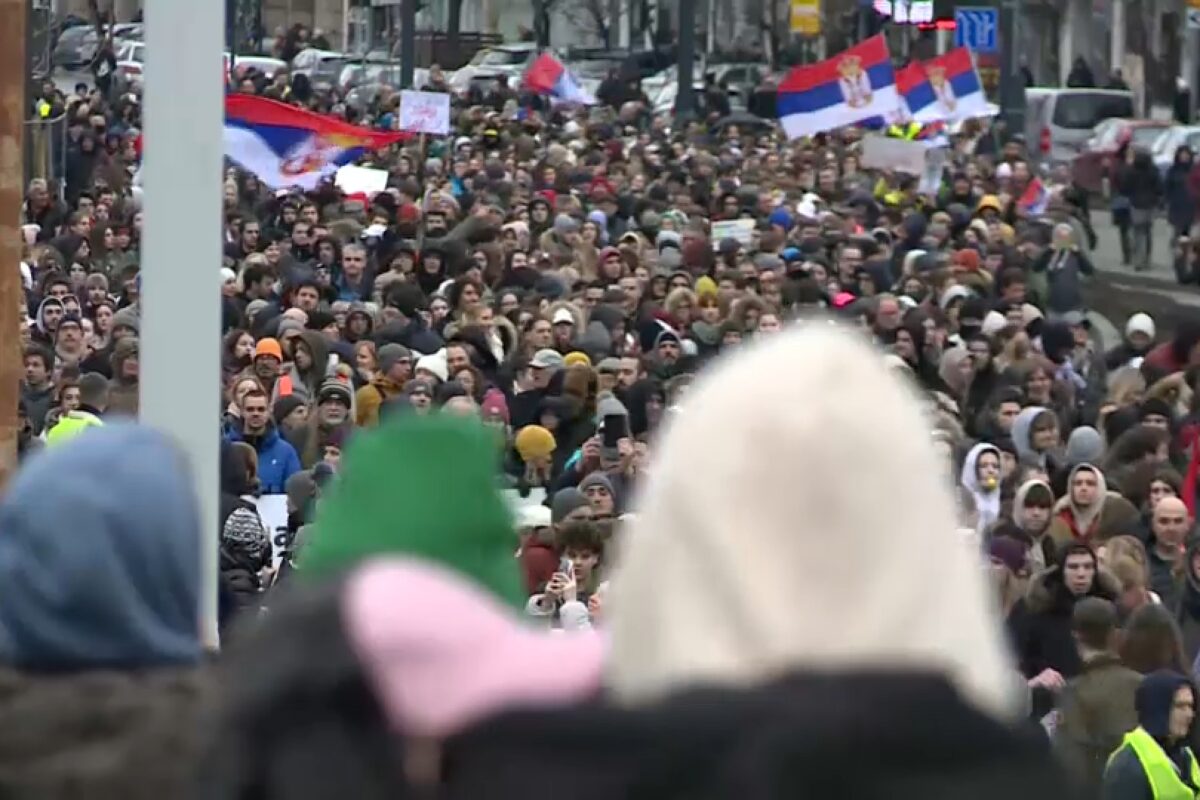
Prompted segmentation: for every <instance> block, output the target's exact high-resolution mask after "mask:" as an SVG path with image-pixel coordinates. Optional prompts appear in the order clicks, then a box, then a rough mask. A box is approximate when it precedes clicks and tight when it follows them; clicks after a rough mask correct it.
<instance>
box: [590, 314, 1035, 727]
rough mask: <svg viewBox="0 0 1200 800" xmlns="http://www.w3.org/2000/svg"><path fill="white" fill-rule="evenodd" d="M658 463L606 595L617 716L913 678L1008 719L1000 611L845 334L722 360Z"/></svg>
mask: <svg viewBox="0 0 1200 800" xmlns="http://www.w3.org/2000/svg"><path fill="white" fill-rule="evenodd" d="M656 456H657V458H656V461H655V463H654V468H653V470H652V471H651V478H650V480H649V482H648V485H647V486H646V487H645V493H644V495H643V496H642V497H641V498H640V501H641V502H640V505H639V508H640V510H639V513H638V515H637V518H636V519H635V521H634V522H633V524H632V526H631V528H630V530H628V531H627V532H626V533H625V535H624V537H623V544H624V549H623V550H622V551H621V552H620V553H619V557H618V564H617V568H616V573H615V575H614V577H613V578H612V591H611V593H610V601H609V606H610V612H609V613H608V614H607V617H608V619H609V620H610V622H611V631H612V653H611V660H610V663H609V665H608V675H607V681H608V683H609V685H610V686H611V688H612V690H613V691H614V693H615V694H616V696H617V697H618V698H620V699H621V700H623V701H625V702H632V703H639V702H649V701H653V700H655V699H656V698H658V697H661V696H663V695H666V694H669V693H671V692H673V691H676V690H678V689H680V688H683V687H685V686H687V685H692V684H704V683H707V684H718V685H727V686H747V687H750V686H755V685H759V684H763V683H766V682H770V681H772V680H774V679H776V678H778V677H780V676H783V675H786V674H788V673H790V672H799V671H804V670H838V669H860V668H866V669H870V668H879V667H882V668H892V669H895V668H904V667H912V668H915V669H921V670H930V671H935V672H940V673H942V674H944V675H945V676H946V677H947V679H948V680H950V681H951V682H952V683H953V684H955V685H956V686H957V687H958V689H959V690H960V691H961V692H962V693H963V695H964V697H965V698H966V699H967V700H968V701H969V702H972V703H973V704H974V705H976V706H977V707H979V708H982V709H984V710H985V711H988V712H991V713H993V714H995V715H997V716H1003V717H1009V716H1011V715H1012V713H1013V712H1014V710H1015V708H1016V705H1015V704H1016V703H1019V698H1018V697H1017V696H1016V693H1015V692H1013V688H1014V681H1013V675H1014V674H1015V673H1014V672H1013V668H1012V666H1011V664H1010V662H1009V659H1008V656H1007V654H1006V651H1005V647H1004V644H1003V641H1004V640H1003V635H1002V631H1001V623H1000V620H999V616H998V613H997V611H996V609H995V608H994V603H995V600H994V598H993V597H991V594H990V592H989V588H988V586H987V584H986V582H985V576H984V570H983V569H982V568H981V565H980V560H979V557H978V554H977V553H976V554H973V553H971V552H970V548H969V547H967V546H966V545H964V544H963V542H962V540H961V538H960V537H959V536H957V534H956V530H955V513H954V505H953V499H952V496H951V492H950V489H949V487H948V486H947V485H946V483H945V482H944V479H943V476H944V474H945V471H944V466H943V465H942V464H941V463H940V462H939V461H938V458H937V455H936V453H935V450H934V447H933V443H932V439H931V436H930V432H929V429H928V426H927V425H926V424H925V423H924V421H923V417H922V414H921V407H920V404H919V402H918V400H917V398H916V397H915V396H914V395H913V394H912V393H911V390H910V389H909V388H908V387H907V386H906V385H905V383H904V382H903V380H902V379H901V378H899V377H897V376H895V375H894V374H892V372H891V371H889V370H888V369H887V368H886V367H885V366H884V364H883V359H881V358H880V357H879V355H878V354H877V353H876V352H875V351H874V350H872V349H871V348H870V347H869V345H867V344H866V342H865V341H863V340H862V339H861V338H859V336H858V334H855V333H852V332H850V331H848V330H846V329H843V328H841V327H840V326H835V325H832V324H829V323H826V322H821V321H816V322H811V323H808V324H806V325H803V326H801V327H800V328H798V329H796V330H793V331H790V332H787V333H783V334H780V335H777V336H772V337H766V338H764V339H763V340H761V341H759V342H757V343H755V344H754V345H752V346H749V347H748V348H747V349H746V350H745V351H743V352H740V353H739V354H738V355H737V356H736V357H734V358H733V359H731V360H725V361H722V362H720V363H719V364H718V365H716V366H715V367H713V368H712V369H711V370H710V371H709V372H708V373H706V374H705V375H703V376H702V377H701V379H700V380H699V381H698V382H697V383H695V384H693V388H692V389H691V390H690V391H689V392H688V403H687V408H686V410H684V411H682V412H681V413H679V414H678V415H676V417H675V418H674V419H673V420H672V421H671V423H670V425H669V427H668V429H667V431H666V433H665V435H664V439H663V440H662V442H661V443H660V445H659V447H658V452H657V453H656Z"/></svg>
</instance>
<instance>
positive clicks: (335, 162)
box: [225, 94, 410, 190]
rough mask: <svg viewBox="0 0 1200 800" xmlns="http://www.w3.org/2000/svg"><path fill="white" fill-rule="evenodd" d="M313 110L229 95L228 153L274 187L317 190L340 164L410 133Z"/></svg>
mask: <svg viewBox="0 0 1200 800" xmlns="http://www.w3.org/2000/svg"><path fill="white" fill-rule="evenodd" d="M409 136H410V134H407V133H404V132H402V131H395V132H393V131H374V130H371V129H369V128H360V127H358V126H357V125H351V124H350V123H348V122H343V121H342V120H339V119H335V118H333V117H326V116H322V115H320V114H314V113H312V112H311V111H305V110H304V109H302V108H297V107H296V106H290V105H288V104H286V103H281V102H279V101H277V100H270V99H268V98H265V97H256V96H254V95H247V94H229V95H226V96H225V155H226V157H228V158H229V159H231V160H233V161H236V162H237V163H238V164H240V165H241V166H242V167H243V168H245V169H247V170H249V171H250V172H253V173H254V174H255V175H257V176H258V179H259V180H261V181H262V182H263V183H264V184H266V185H267V186H269V187H271V188H272V189H286V188H290V187H293V186H298V187H300V188H302V189H305V190H309V189H314V188H316V187H317V185H318V184H319V183H320V182H321V180H322V179H323V178H325V177H327V176H329V175H332V174H333V173H334V172H336V171H337V169H338V167H343V166H345V165H346V164H350V163H353V162H354V161H356V160H358V159H359V158H361V157H362V156H363V155H364V154H366V153H367V152H368V151H370V150H378V149H381V148H384V147H387V146H388V145H391V144H394V143H396V142H399V141H403V140H405V139H407V138H409Z"/></svg>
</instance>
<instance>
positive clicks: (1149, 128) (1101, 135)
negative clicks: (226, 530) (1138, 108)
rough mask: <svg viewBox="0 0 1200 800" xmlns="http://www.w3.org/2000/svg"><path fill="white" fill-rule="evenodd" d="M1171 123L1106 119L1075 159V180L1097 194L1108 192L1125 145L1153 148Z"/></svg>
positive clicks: (1073, 166)
mask: <svg viewBox="0 0 1200 800" xmlns="http://www.w3.org/2000/svg"><path fill="white" fill-rule="evenodd" d="M1169 126H1170V123H1169V122H1165V121H1160V120H1151V119H1106V120H1104V121H1103V122H1101V123H1100V124H1099V125H1097V126H1096V127H1095V128H1094V129H1093V134H1092V137H1091V138H1090V139H1088V140H1087V142H1086V143H1085V144H1084V145H1083V151H1082V152H1080V153H1079V155H1077V156H1075V158H1074V159H1073V160H1072V161H1071V179H1072V180H1073V181H1074V183H1075V185H1076V186H1079V187H1080V188H1081V189H1084V190H1085V191H1088V192H1092V193H1094V194H1104V195H1107V194H1108V182H1109V181H1110V180H1112V177H1113V171H1114V169H1115V168H1116V167H1117V152H1118V151H1119V150H1120V149H1121V148H1122V147H1124V146H1125V145H1132V146H1133V147H1135V148H1139V149H1144V150H1150V148H1151V147H1152V146H1153V144H1154V142H1155V141H1156V140H1157V139H1158V137H1159V136H1160V135H1161V134H1162V132H1163V131H1164V130H1166V128H1168V127H1169Z"/></svg>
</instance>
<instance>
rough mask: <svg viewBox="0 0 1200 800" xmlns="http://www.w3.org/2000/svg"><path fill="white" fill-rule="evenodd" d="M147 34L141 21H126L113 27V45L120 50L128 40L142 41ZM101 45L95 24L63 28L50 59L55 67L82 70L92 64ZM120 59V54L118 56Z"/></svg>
mask: <svg viewBox="0 0 1200 800" xmlns="http://www.w3.org/2000/svg"><path fill="white" fill-rule="evenodd" d="M144 34H145V26H143V25H141V24H140V23H124V24H119V25H116V26H115V27H114V28H113V29H112V36H113V45H114V47H115V48H116V50H117V51H118V52H119V51H120V49H121V47H122V46H123V45H124V44H126V43H128V42H140V41H141V40H142V38H143V35H144ZM99 46H100V36H99V34H97V33H96V28H95V26H93V25H76V26H74V27H71V28H65V29H63V31H62V33H61V34H59V37H58V42H57V43H56V44H55V45H54V52H53V53H52V54H51V56H50V61H51V63H52V64H53V66H55V67H61V68H63V69H65V70H70V71H74V70H80V69H85V68H86V67H88V66H90V65H91V63H92V61H93V60H94V59H95V58H96V50H97V48H99ZM118 60H120V56H118Z"/></svg>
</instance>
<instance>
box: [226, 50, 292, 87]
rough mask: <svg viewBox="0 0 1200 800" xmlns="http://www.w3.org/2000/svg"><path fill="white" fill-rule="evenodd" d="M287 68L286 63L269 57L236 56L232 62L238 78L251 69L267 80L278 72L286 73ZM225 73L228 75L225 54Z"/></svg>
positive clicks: (227, 54)
mask: <svg viewBox="0 0 1200 800" xmlns="http://www.w3.org/2000/svg"><path fill="white" fill-rule="evenodd" d="M287 68H288V65H287V62H286V61H284V60H283V59H281V58H271V57H270V56H238V57H236V58H235V59H234V60H233V69H234V72H236V73H237V75H238V77H241V76H242V75H244V74H246V72H248V71H249V70H252V69H253V70H257V71H258V72H260V73H261V74H263V75H265V76H266V77H267V79H268V80H269V79H271V78H274V77H275V73H277V72H279V71H280V70H283V71H286V70H287ZM225 73H226V74H227V75H228V74H229V53H226V54H225Z"/></svg>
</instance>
